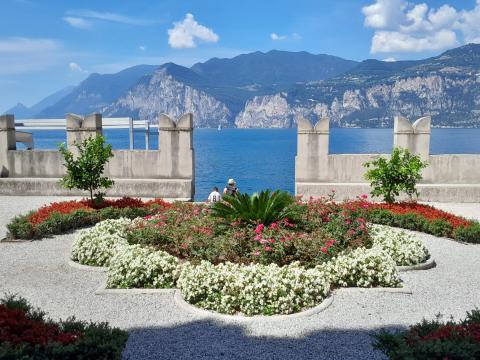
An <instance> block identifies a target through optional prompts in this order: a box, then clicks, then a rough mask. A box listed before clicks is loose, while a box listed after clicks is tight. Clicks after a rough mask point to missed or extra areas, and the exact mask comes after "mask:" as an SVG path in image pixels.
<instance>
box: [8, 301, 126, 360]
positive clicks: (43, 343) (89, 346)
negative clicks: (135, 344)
mask: <svg viewBox="0 0 480 360" xmlns="http://www.w3.org/2000/svg"><path fill="white" fill-rule="evenodd" d="M127 338H128V334H127V333H126V332H125V331H123V330H120V329H116V328H111V327H109V326H108V324H107V323H87V322H80V321H76V320H75V319H74V318H70V319H67V320H66V321H60V322H58V323H57V322H53V321H52V320H50V319H48V318H46V317H45V313H44V312H42V311H40V310H38V309H34V308H33V307H32V306H31V305H30V304H29V303H28V302H27V301H26V300H25V299H23V298H20V297H17V296H6V297H4V298H3V299H1V300H0V358H1V359H5V360H10V359H11V360H16V359H24V360H48V359H58V360H60V359H65V360H66V359H105V360H109V359H112V360H113V359H120V358H121V353H122V350H123V348H124V346H125V343H126V341H127Z"/></svg>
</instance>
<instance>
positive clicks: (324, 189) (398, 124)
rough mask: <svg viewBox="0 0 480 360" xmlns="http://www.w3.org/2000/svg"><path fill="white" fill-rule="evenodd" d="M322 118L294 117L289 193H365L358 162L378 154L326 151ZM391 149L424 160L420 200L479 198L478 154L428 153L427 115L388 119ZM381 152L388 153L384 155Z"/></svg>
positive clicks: (366, 188)
mask: <svg viewBox="0 0 480 360" xmlns="http://www.w3.org/2000/svg"><path fill="white" fill-rule="evenodd" d="M328 128H329V126H328V119H326V118H323V119H321V120H319V122H317V124H315V126H313V125H312V124H311V123H310V121H308V120H305V119H301V120H299V121H298V130H297V131H298V135H297V136H298V143H297V157H296V160H295V162H296V163H295V193H296V194H297V195H302V196H303V197H306V198H308V197H310V196H313V197H317V196H325V195H327V194H328V193H330V192H331V190H335V191H336V194H337V198H338V199H343V198H354V197H355V196H358V195H361V194H369V193H370V186H369V183H368V182H367V181H366V180H365V179H364V174H365V172H366V169H365V167H364V166H363V164H364V163H365V162H367V161H371V160H373V159H374V158H376V157H378V156H379V154H335V155H331V154H329V152H328V143H329V139H328V137H329V131H328ZM393 135H394V139H393V144H394V146H395V147H402V148H406V149H408V150H409V151H410V152H412V153H414V154H417V155H419V156H420V157H421V158H422V159H423V160H425V161H427V162H428V163H429V166H428V167H427V168H426V169H424V170H423V173H422V176H423V179H422V181H420V183H419V184H418V186H417V188H418V190H419V192H420V197H419V199H420V200H424V201H445V202H478V201H480V155H476V154H472V155H469V154H466V155H463V154H451V155H450V154H449V155H430V136H431V118H430V117H429V116H427V117H423V118H420V119H418V120H417V121H415V122H414V123H413V124H411V123H410V122H409V121H408V120H407V119H405V118H404V117H401V116H397V117H395V119H394V134H393ZM382 156H385V157H388V156H389V154H383V155H382Z"/></svg>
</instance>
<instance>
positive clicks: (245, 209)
mask: <svg viewBox="0 0 480 360" xmlns="http://www.w3.org/2000/svg"><path fill="white" fill-rule="evenodd" d="M223 200H224V201H223V202H217V203H215V204H214V206H213V208H212V215H214V216H217V217H220V218H223V219H225V220H227V221H229V222H231V221H242V222H246V223H251V224H265V225H270V224H271V223H273V222H275V221H279V220H283V219H286V218H289V217H290V215H291V214H292V212H291V209H290V205H292V203H293V202H294V198H293V197H292V196H291V195H290V194H289V193H287V192H286V191H280V190H276V191H274V192H273V193H272V192H270V190H265V191H262V192H260V193H259V194H257V193H256V194H253V195H252V196H249V195H248V194H238V195H237V196H228V195H226V196H224V197H223Z"/></svg>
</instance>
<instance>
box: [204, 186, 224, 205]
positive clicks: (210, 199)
mask: <svg viewBox="0 0 480 360" xmlns="http://www.w3.org/2000/svg"><path fill="white" fill-rule="evenodd" d="M220 200H222V195H220V193H219V192H218V188H217V187H216V186H215V187H214V188H213V190H212V192H211V193H210V195H208V200H207V201H208V202H209V203H216V202H218V201H220Z"/></svg>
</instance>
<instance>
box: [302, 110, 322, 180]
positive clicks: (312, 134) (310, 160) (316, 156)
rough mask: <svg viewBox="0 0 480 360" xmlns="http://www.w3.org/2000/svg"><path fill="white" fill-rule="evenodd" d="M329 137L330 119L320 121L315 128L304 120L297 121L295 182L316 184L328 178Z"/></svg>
mask: <svg viewBox="0 0 480 360" xmlns="http://www.w3.org/2000/svg"><path fill="white" fill-rule="evenodd" d="M329 136H330V124H329V120H328V118H322V119H320V120H319V121H318V122H317V123H316V124H315V126H312V124H311V123H310V121H309V120H306V119H304V118H299V119H297V156H296V158H295V181H297V182H316V181H325V180H326V179H327V178H328V143H329Z"/></svg>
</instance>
